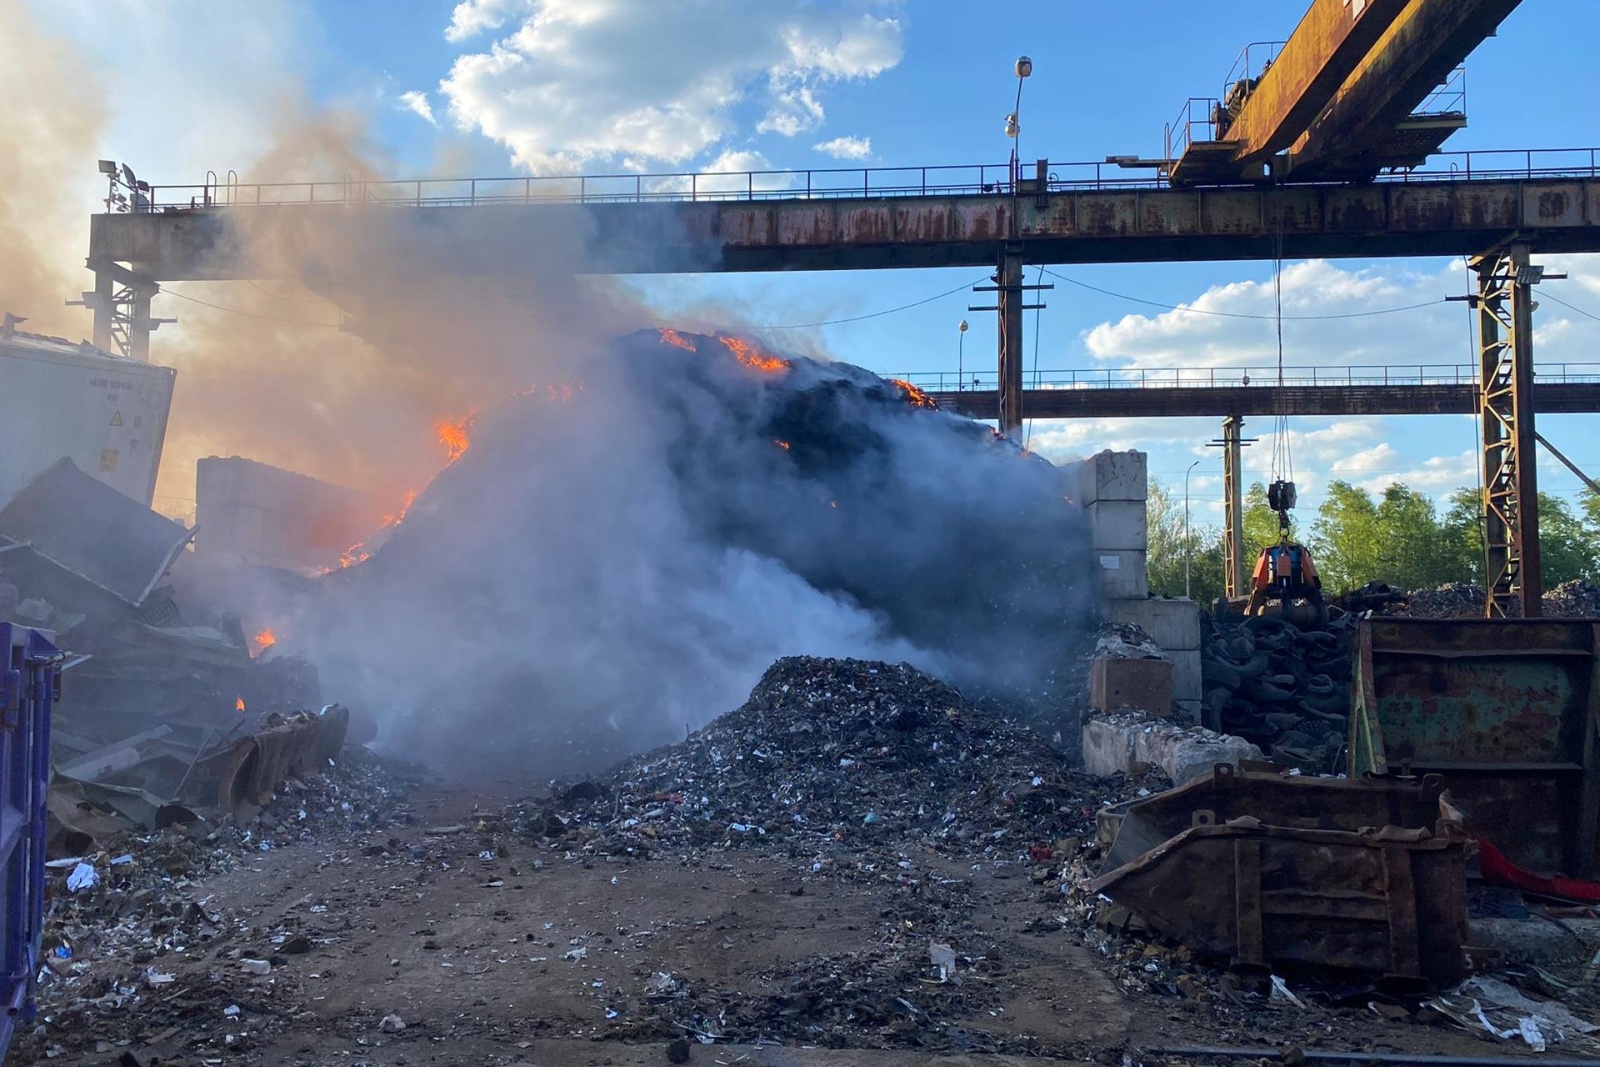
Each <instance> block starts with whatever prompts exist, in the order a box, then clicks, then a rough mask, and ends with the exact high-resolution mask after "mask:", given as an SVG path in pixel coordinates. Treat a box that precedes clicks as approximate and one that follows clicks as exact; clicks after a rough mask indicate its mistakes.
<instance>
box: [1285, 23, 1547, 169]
mask: <svg viewBox="0 0 1600 1067" xmlns="http://www.w3.org/2000/svg"><path fill="white" fill-rule="evenodd" d="M1520 2H1521V0H1411V2H1410V3H1409V4H1408V5H1407V6H1406V9H1405V11H1404V12H1402V13H1401V15H1400V17H1399V18H1398V19H1396V20H1394V22H1393V24H1392V25H1390V26H1389V27H1388V28H1387V29H1386V30H1385V32H1384V34H1383V37H1382V38H1381V39H1380V40H1379V41H1378V43H1377V44H1376V45H1375V46H1374V47H1373V48H1372V50H1371V51H1370V52H1369V53H1368V54H1367V55H1366V57H1365V58H1364V59H1363V60H1362V61H1361V62H1360V63H1359V64H1358V65H1357V67H1356V69H1355V70H1354V71H1352V72H1351V74H1350V76H1349V78H1347V79H1346V80H1345V82H1344V84H1343V85H1341V86H1340V87H1339V89H1338V91H1337V92H1336V93H1335V94H1334V96H1333V99H1332V100H1331V101H1330V102H1328V106H1327V109H1326V110H1325V111H1323V112H1322V114H1320V115H1319V116H1317V118H1316V120H1315V121H1314V122H1313V123H1312V124H1311V126H1310V127H1309V128H1308V129H1307V130H1306V132H1305V133H1304V134H1303V135H1302V136H1301V137H1300V138H1299V140H1297V141H1296V142H1295V144H1294V146H1293V148H1291V149H1290V153H1289V157H1290V158H1289V171H1290V172H1291V173H1293V172H1299V171H1302V170H1309V169H1311V168H1317V169H1319V170H1320V169H1324V168H1332V169H1337V167H1336V164H1337V161H1338V160H1339V159H1341V158H1345V157H1350V156H1358V155H1361V154H1362V153H1364V152H1366V151H1367V150H1368V149H1370V148H1372V147H1374V146H1375V145H1376V144H1377V143H1378V142H1380V141H1382V140H1383V139H1384V138H1385V137H1387V136H1388V135H1390V134H1392V133H1393V132H1394V130H1395V127H1396V125H1397V124H1398V123H1399V122H1400V121H1401V120H1403V119H1404V118H1405V117H1406V116H1407V115H1409V114H1410V113H1411V111H1412V110H1413V109H1414V108H1416V107H1417V105H1419V104H1421V103H1422V101H1423V100H1424V99H1426V98H1427V96H1428V94H1429V93H1430V92H1432V91H1433V89H1434V87H1435V86H1437V85H1438V84H1439V83H1440V82H1442V81H1443V80H1444V79H1445V77H1446V76H1447V75H1448V74H1449V73H1450V71H1451V70H1453V69H1455V67H1456V66H1458V65H1459V64H1460V63H1461V61H1462V60H1464V59H1466V58H1467V55H1468V53H1470V52H1471V51H1472V50H1473V49H1474V48H1476V47H1477V46H1478V45H1479V44H1480V43H1481V42H1482V41H1483V40H1484V39H1485V38H1486V37H1489V36H1491V35H1492V34H1493V33H1494V31H1495V28H1496V27H1497V26H1499V25H1500V23H1501V21H1502V20H1504V19H1505V17H1506V16H1507V15H1509V14H1511V12H1512V11H1513V10H1515V9H1516V7H1517V5H1518V4H1519V3H1520Z"/></svg>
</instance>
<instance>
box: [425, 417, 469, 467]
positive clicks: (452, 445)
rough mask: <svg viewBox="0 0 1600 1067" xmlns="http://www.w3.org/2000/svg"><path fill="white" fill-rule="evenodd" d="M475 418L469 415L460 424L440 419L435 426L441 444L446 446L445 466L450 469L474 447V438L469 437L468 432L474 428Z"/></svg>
mask: <svg viewBox="0 0 1600 1067" xmlns="http://www.w3.org/2000/svg"><path fill="white" fill-rule="evenodd" d="M473 418H474V416H472V415H468V416H467V417H466V418H464V419H461V420H460V421H458V422H451V421H450V420H449V419H440V420H439V421H438V422H437V423H435V424H434V427H433V429H434V431H435V432H436V433H437V434H438V435H439V443H440V444H441V445H444V451H445V456H446V459H445V466H446V467H448V466H449V465H450V464H452V463H454V462H455V461H456V460H458V459H460V458H461V456H462V454H463V453H464V452H466V450H467V449H468V448H469V447H471V445H472V438H471V437H469V436H467V430H468V429H469V428H470V427H471V426H472V420H473Z"/></svg>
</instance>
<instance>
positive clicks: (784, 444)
mask: <svg viewBox="0 0 1600 1067" xmlns="http://www.w3.org/2000/svg"><path fill="white" fill-rule="evenodd" d="M772 443H773V444H775V445H777V446H778V447H779V448H781V449H783V450H784V451H785V452H787V451H789V442H788V441H780V440H778V439H777V438H776V437H774V438H773V439H772Z"/></svg>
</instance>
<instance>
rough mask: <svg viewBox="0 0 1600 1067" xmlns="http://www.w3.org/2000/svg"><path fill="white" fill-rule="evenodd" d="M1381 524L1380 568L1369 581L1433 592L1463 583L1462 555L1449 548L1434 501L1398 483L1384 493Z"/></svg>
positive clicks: (1379, 537)
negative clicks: (1436, 589) (1461, 571)
mask: <svg viewBox="0 0 1600 1067" xmlns="http://www.w3.org/2000/svg"><path fill="white" fill-rule="evenodd" d="M1377 520H1378V525H1377V531H1378V566H1377V569H1376V571H1374V572H1373V573H1372V574H1371V575H1370V576H1369V577H1368V579H1367V580H1368V581H1372V580H1379V581H1385V582H1388V583H1389V584H1391V585H1394V586H1397V587H1399V588H1401V589H1430V588H1433V587H1434V586H1438V585H1440V584H1442V583H1444V582H1448V581H1460V580H1461V579H1460V577H1459V575H1460V571H1459V570H1458V569H1457V567H1458V565H1459V553H1456V552H1453V551H1452V550H1451V548H1450V547H1449V546H1447V545H1446V542H1445V538H1444V530H1443V528H1442V527H1441V526H1440V524H1439V516H1438V512H1436V511H1435V510H1434V507H1433V501H1432V500H1429V499H1428V498H1427V497H1425V496H1423V495H1422V494H1421V493H1418V492H1416V491H1415V490H1413V489H1409V488H1407V487H1406V486H1404V485H1402V484H1400V483H1398V482H1397V483H1395V484H1394V485H1391V486H1389V487H1388V488H1387V489H1385V490H1384V491H1383V499H1382V500H1381V501H1379V503H1378V508H1377ZM1357 584H1360V583H1357Z"/></svg>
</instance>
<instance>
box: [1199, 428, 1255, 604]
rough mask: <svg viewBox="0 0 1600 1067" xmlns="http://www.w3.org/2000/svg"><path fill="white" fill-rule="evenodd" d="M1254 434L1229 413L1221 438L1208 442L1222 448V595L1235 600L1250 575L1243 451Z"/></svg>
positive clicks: (1239, 595) (1247, 584)
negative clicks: (1247, 570) (1246, 554)
mask: <svg viewBox="0 0 1600 1067" xmlns="http://www.w3.org/2000/svg"><path fill="white" fill-rule="evenodd" d="M1255 442H1256V439H1255V438H1254V437H1248V438H1247V437H1245V436H1244V418H1243V416H1240V415H1229V416H1228V417H1227V418H1225V419H1223V420H1222V437H1221V438H1220V439H1217V440H1213V441H1211V442H1209V444H1210V447H1212V448H1220V449H1222V493H1223V496H1222V555H1223V559H1224V561H1225V564H1226V568H1225V570H1224V571H1223V584H1224V589H1223V595H1224V596H1226V597H1227V598H1228V599H1229V600H1235V599H1237V598H1239V597H1242V596H1244V595H1245V590H1246V589H1247V588H1249V576H1248V575H1247V574H1246V573H1245V560H1244V471H1243V469H1242V466H1241V456H1240V451H1241V450H1242V449H1244V448H1248V447H1249V446H1250V445H1253V444H1255Z"/></svg>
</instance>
